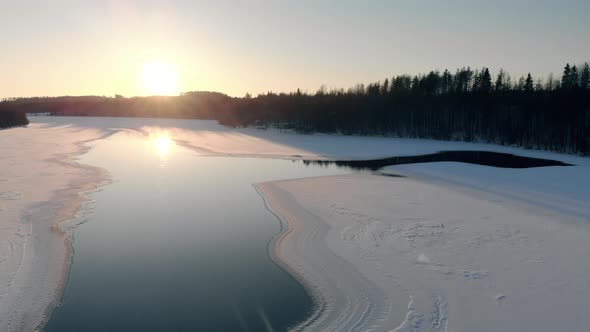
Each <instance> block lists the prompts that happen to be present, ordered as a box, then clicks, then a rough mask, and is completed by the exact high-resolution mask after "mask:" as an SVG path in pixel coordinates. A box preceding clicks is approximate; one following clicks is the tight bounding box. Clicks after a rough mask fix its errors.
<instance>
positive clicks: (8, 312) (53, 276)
mask: <svg viewBox="0 0 590 332" xmlns="http://www.w3.org/2000/svg"><path fill="white" fill-rule="evenodd" d="M16 130H18V129H16ZM22 130H23V131H13V132H11V133H10V134H11V135H17V136H18V135H24V136H25V137H26V139H27V140H28V141H27V144H28V145H30V146H31V148H30V149H31V150H26V151H18V150H14V151H15V153H14V154H15V155H14V156H9V157H10V158H14V160H16V161H18V162H23V161H24V160H27V161H26V162H24V163H23V164H24V165H27V166H28V168H23V169H16V168H15V169H11V170H12V172H13V173H15V175H13V176H12V177H13V178H12V180H11V181H10V182H13V183H12V184H9V185H8V186H7V187H8V188H11V189H12V191H11V192H13V193H15V196H18V199H17V200H13V201H9V202H8V203H7V204H8V206H7V208H8V210H6V211H8V212H10V214H9V215H8V216H7V219H5V225H6V227H7V228H6V229H11V228H15V229H17V230H18V232H15V233H14V234H13V235H12V234H10V233H6V234H5V235H4V236H5V237H6V241H9V243H10V246H11V247H12V246H14V247H15V248H16V249H14V250H17V251H16V252H14V251H8V255H9V256H8V257H9V259H10V261H8V263H4V264H7V265H4V266H3V269H4V274H3V276H2V277H3V278H4V279H3V280H5V282H6V283H7V284H6V288H5V289H4V290H3V294H2V296H0V300H1V303H2V307H4V308H6V309H4V310H1V312H2V314H1V316H0V330H4V329H6V330H7V331H41V330H42V329H43V328H44V326H45V325H46V323H47V322H48V321H49V319H50V317H51V314H52V312H53V310H55V308H56V307H57V306H59V304H60V302H61V298H62V296H63V291H64V289H65V286H66V283H67V278H68V274H69V269H70V266H71V262H72V255H73V252H72V244H71V238H70V236H71V230H73V227H72V228H66V227H64V225H65V223H67V222H68V221H70V220H74V219H75V218H76V217H77V215H78V214H79V213H80V212H81V211H82V210H84V203H85V202H89V201H91V199H90V198H89V194H91V193H92V192H94V191H95V190H97V189H98V188H99V187H101V186H103V185H106V184H108V183H109V182H110V177H109V174H108V171H106V170H104V169H100V168H98V167H94V166H90V165H83V164H80V163H78V161H77V160H76V159H77V157H79V156H80V155H83V154H84V153H86V152H87V151H88V150H90V149H91V146H89V145H88V143H91V142H93V141H96V140H99V139H104V138H107V137H108V136H110V135H112V134H113V133H115V132H116V131H111V130H107V131H105V130H88V131H84V132H78V131H76V130H78V129H77V128H50V127H42V126H41V127H39V126H33V127H32V128H26V129H22ZM75 133H80V135H79V136H78V137H76V136H72V135H76V134H75ZM72 137H73V138H74V139H75V138H79V140H77V141H75V142H72ZM54 147H55V148H54ZM12 149H16V148H14V147H13V148H12ZM19 155H23V157H19ZM13 164H14V162H12V163H11V162H8V165H13ZM39 171H41V172H39ZM7 175H8V174H7ZM9 176H10V175H9ZM37 181H42V183H44V184H38V183H37ZM9 192H10V191H9ZM23 198H25V199H23ZM23 229H24V231H23ZM23 232H24V233H23ZM4 250H7V249H6V248H4ZM8 250H10V249H8Z"/></svg>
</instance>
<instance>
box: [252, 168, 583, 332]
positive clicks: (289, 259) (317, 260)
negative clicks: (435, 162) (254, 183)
mask: <svg viewBox="0 0 590 332" xmlns="http://www.w3.org/2000/svg"><path fill="white" fill-rule="evenodd" d="M408 168H409V167H408ZM490 173H491V174H490V176H491V177H493V173H494V172H493V171H491V172H490ZM258 189H259V190H260V192H262V193H263V194H264V195H265V197H266V198H267V200H268V202H269V205H270V206H271V207H272V209H273V210H274V211H275V213H277V215H279V216H280V217H281V218H282V220H283V221H284V222H285V223H287V224H288V225H289V226H288V231H287V232H285V233H284V235H282V237H281V238H280V240H278V241H277V242H276V243H275V248H276V256H277V257H278V259H279V260H280V261H281V262H283V264H287V265H289V266H291V267H293V268H294V269H295V270H296V271H297V273H298V274H299V275H300V276H302V278H303V279H304V280H307V282H308V283H310V284H311V285H314V286H313V287H312V288H311V289H312V290H314V291H315V298H316V301H318V302H319V303H320V306H319V307H320V308H321V309H322V312H321V313H320V314H319V316H318V317H315V319H314V320H313V321H311V322H306V323H304V324H303V325H302V326H301V327H303V328H307V329H308V330H311V331H316V330H318V331H319V330H321V331H349V330H363V331H392V330H395V331H523V330H524V331H561V330H571V331H581V330H585V329H587V327H588V326H589V324H590V321H589V319H588V317H587V313H588V312H590V303H589V302H588V300H587V299H588V298H589V297H590V283H588V282H587V280H588V277H587V275H588V272H590V260H589V259H588V257H590V245H589V244H588V239H589V238H590V224H589V223H588V220H580V219H579V218H575V217H570V216H568V215H564V214H562V213H561V211H553V210H549V209H542V208H537V207H536V206H533V207H531V206H530V205H528V204H525V203H521V202H518V201H512V200H506V199H504V200H498V199H494V197H495V196H491V195H490V196H487V194H486V193H483V194H474V193H475V192H473V194H470V192H466V191H465V190H466V189H464V188H456V187H451V186H447V185H441V184H440V183H435V184H432V183H429V182H425V181H421V180H420V181H418V180H415V179H413V178H409V177H408V178H393V177H380V176H375V175H366V174H362V175H360V174H356V175H343V176H333V177H318V178H309V179H299V180H288V181H276V182H268V183H263V184H259V185H258ZM469 190H472V189H469ZM533 199H534V198H533ZM588 209H590V208H588V207H586V211H585V213H587V212H588V211H587V210H588ZM408 303H410V304H409V305H408Z"/></svg>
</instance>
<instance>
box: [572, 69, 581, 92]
mask: <svg viewBox="0 0 590 332" xmlns="http://www.w3.org/2000/svg"><path fill="white" fill-rule="evenodd" d="M570 86H571V87H572V88H577V87H578V86H580V78H579V76H578V68H576V65H574V66H573V67H572V72H571V74H570Z"/></svg>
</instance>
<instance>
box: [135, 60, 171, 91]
mask: <svg viewBox="0 0 590 332" xmlns="http://www.w3.org/2000/svg"><path fill="white" fill-rule="evenodd" d="M141 81H142V83H143V86H144V89H145V93H146V94H147V95H152V96H172V95H178V94H179V93H180V91H179V89H178V73H177V71H176V67H175V66H174V65H172V64H170V63H166V62H163V61H160V60H154V61H149V62H146V63H145V64H144V65H143V68H142V72H141Z"/></svg>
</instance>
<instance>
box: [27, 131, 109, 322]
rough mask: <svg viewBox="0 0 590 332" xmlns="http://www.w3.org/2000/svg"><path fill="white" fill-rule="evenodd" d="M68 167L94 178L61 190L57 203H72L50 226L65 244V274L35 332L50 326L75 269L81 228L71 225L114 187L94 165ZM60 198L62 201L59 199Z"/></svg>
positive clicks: (63, 272)
mask: <svg viewBox="0 0 590 332" xmlns="http://www.w3.org/2000/svg"><path fill="white" fill-rule="evenodd" d="M97 139H101V138H97ZM86 143H88V142H86ZM82 144H85V143H82ZM87 151H88V149H86V148H85V149H83V150H82V151H78V152H75V153H72V155H70V157H71V156H80V155H82V154H84V153H86V152H87ZM62 161H63V160H62ZM60 163H61V162H60ZM64 163H66V164H69V167H75V168H79V169H83V170H85V171H89V172H91V173H92V174H90V175H87V176H86V177H85V179H86V180H85V181H84V178H82V179H80V180H81V181H80V182H79V183H76V184H75V185H71V186H70V187H69V188H67V189H65V190H60V191H57V192H56V195H55V196H56V198H55V199H54V200H59V201H64V202H68V203H67V204H65V205H63V206H62V208H61V209H60V210H58V217H57V218H55V219H54V221H53V223H51V226H50V227H51V231H52V233H53V234H56V235H57V236H58V237H59V238H58V239H57V240H58V241H57V243H56V244H58V245H59V243H60V242H61V243H63V246H64V248H65V252H64V255H63V263H62V272H61V278H60V280H59V283H58V286H57V287H56V289H55V297H54V299H53V300H52V301H51V303H50V304H49V305H48V306H47V308H46V309H45V312H44V313H43V317H42V318H43V320H42V321H40V322H39V323H38V324H37V326H36V327H35V329H34V331H42V330H43V328H44V327H45V325H46V324H47V322H49V320H50V319H51V314H52V313H53V311H54V310H55V309H56V308H57V307H59V305H60V304H61V301H62V298H63V295H64V291H65V287H66V285H67V282H68V278H69V272H70V267H71V265H72V262H73V258H74V251H73V250H74V249H73V242H72V237H71V236H72V232H73V231H74V230H75V228H76V226H77V224H73V225H67V224H68V223H69V222H71V221H75V220H76V219H77V217H78V214H79V213H80V212H86V211H91V210H92V208H87V207H85V206H84V204H85V203H87V202H92V201H93V200H92V199H91V198H90V195H91V194H92V193H94V192H96V191H97V190H98V189H99V188H101V187H103V186H107V185H109V184H110V183H112V180H111V178H110V174H109V173H108V171H107V170H104V169H102V168H99V167H94V166H90V165H82V164H78V163H77V162H73V161H72V162H68V161H64ZM57 197H59V199H58V198H57Z"/></svg>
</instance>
